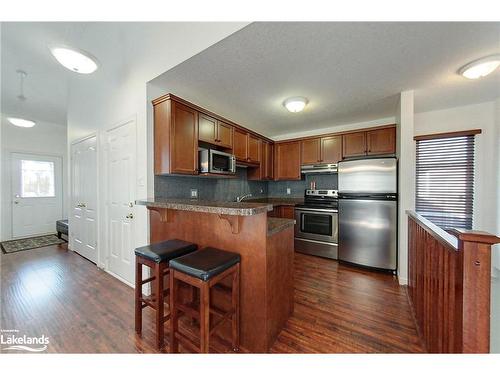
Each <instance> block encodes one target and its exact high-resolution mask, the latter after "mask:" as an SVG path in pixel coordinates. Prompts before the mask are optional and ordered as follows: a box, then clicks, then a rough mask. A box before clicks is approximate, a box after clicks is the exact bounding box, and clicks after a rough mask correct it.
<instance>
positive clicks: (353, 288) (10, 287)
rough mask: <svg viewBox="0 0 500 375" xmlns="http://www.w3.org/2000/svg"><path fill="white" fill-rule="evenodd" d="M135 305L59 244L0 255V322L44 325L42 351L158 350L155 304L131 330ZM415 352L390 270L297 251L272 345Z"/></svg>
mask: <svg viewBox="0 0 500 375" xmlns="http://www.w3.org/2000/svg"><path fill="white" fill-rule="evenodd" d="M133 304H134V293H133V289H131V288H130V287H128V286H127V285H125V284H123V283H121V282H120V281H118V280H116V279H115V278H113V277H112V276H110V275H109V274H107V273H105V272H103V271H102V270H99V269H98V268H97V267H96V266H95V265H93V264H92V263H90V262H89V261H88V260H86V259H84V258H82V257H80V256H79V255H77V254H75V253H73V252H71V251H67V250H66V245H65V244H64V245H59V246H49V247H46V248H41V249H36V250H29V251H23V252H19V253H15V254H7V255H5V254H2V255H1V325H0V328H1V329H18V330H19V333H18V334H19V335H27V336H39V335H42V334H44V335H45V336H48V337H49V339H50V344H49V345H48V350H47V351H48V352H54V353H142V352H146V353H155V352H157V350H156V349H155V347H154V329H153V328H154V324H153V312H152V311H151V309H145V310H144V318H143V334H142V337H137V336H136V335H135V332H134V305H133ZM166 327H167V326H166ZM181 327H183V328H184V330H185V331H187V333H188V334H189V335H190V336H191V335H192V333H193V329H195V328H196V327H193V326H191V325H190V323H189V322H188V321H187V320H181ZM166 332H167V333H168V329H166ZM192 337H193V338H194V337H196V336H192ZM165 341H166V342H167V343H168V334H167V335H166V338H165ZM211 344H212V347H211V351H213V352H227V351H229V348H230V345H229V344H228V343H226V342H224V341H223V340H220V339H215V340H212V342H211ZM166 349H168V344H167V348H166ZM164 351H166V350H164ZM421 351H422V347H421V345H420V341H419V339H418V337H417V333H416V329H415V326H414V323H413V320H412V317H411V315H410V310H409V306H408V303H407V299H406V295H405V291H404V289H403V288H401V287H400V286H399V285H398V284H397V282H396V280H395V279H394V278H393V277H392V276H390V275H386V274H379V273H373V272H369V271H365V270H359V269H356V268H351V267H348V266H344V265H339V264H338V263H337V262H335V261H331V260H326V259H321V258H316V257H311V256H307V255H302V254H297V255H296V258H295V312H294V314H293V316H292V318H291V319H289V321H288V322H287V325H286V328H285V329H284V330H283V331H282V332H281V333H280V335H279V337H278V339H277V340H276V342H275V344H274V346H273V347H272V352H273V353H372V352H381V353H393V352H401V353H408V352H421Z"/></svg>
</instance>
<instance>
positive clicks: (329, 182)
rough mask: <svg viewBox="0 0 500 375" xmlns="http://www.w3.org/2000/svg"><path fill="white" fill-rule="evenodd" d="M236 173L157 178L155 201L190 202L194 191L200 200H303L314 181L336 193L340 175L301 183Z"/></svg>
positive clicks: (315, 177) (308, 178)
mask: <svg viewBox="0 0 500 375" xmlns="http://www.w3.org/2000/svg"><path fill="white" fill-rule="evenodd" d="M236 173H237V178H214V177H194V176H178V175H176V176H155V197H156V198H190V195H191V189H197V190H198V199H201V200H213V201H234V199H235V198H236V197H237V196H238V195H242V194H249V193H250V194H252V196H253V198H259V197H289V198H299V197H303V196H304V190H305V189H308V188H309V185H310V182H311V181H316V188H318V189H337V186H338V178H337V174H316V175H307V176H306V177H303V179H302V180H300V181H251V180H248V179H247V173H246V169H244V168H237V172H236ZM287 188H289V189H290V194H289V195H287V194H286V191H287Z"/></svg>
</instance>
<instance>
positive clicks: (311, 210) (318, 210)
mask: <svg viewBox="0 0 500 375" xmlns="http://www.w3.org/2000/svg"><path fill="white" fill-rule="evenodd" d="M295 211H306V212H314V211H317V212H330V213H334V214H336V213H338V212H339V210H333V209H328V208H302V207H300V208H295Z"/></svg>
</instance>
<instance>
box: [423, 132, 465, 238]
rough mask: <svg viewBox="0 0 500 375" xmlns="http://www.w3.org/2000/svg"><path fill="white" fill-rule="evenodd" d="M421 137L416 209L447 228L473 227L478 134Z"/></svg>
mask: <svg viewBox="0 0 500 375" xmlns="http://www.w3.org/2000/svg"><path fill="white" fill-rule="evenodd" d="M418 138H420V137H418ZM418 138H417V137H416V139H417V153H416V168H417V170H416V202H415V203H416V207H415V208H416V211H417V212H418V213H420V214H421V215H422V216H424V217H425V218H427V219H429V220H430V221H432V222H433V223H435V224H436V225H438V226H439V227H441V228H444V229H446V228H463V229H472V212H473V196H474V135H473V134H472V135H465V136H464V135H462V136H452V137H442V138H436V137H429V138H428V139H425V137H422V138H424V139H418Z"/></svg>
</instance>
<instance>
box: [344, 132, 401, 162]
mask: <svg viewBox="0 0 500 375" xmlns="http://www.w3.org/2000/svg"><path fill="white" fill-rule="evenodd" d="M342 143H343V154H344V155H343V156H344V157H345V158H348V157H353V156H365V155H381V154H394V153H395V152H396V128H395V127H390V128H381V129H375V130H368V131H360V132H354V133H348V134H344V135H343V136H342Z"/></svg>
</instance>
